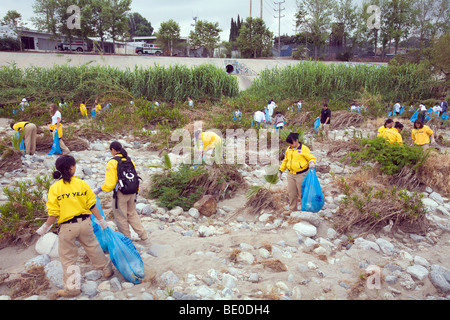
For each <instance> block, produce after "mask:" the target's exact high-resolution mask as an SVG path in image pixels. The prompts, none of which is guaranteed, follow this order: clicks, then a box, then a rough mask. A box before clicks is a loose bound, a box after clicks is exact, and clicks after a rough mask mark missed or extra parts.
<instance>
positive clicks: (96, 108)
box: [95, 104, 102, 113]
mask: <svg viewBox="0 0 450 320" xmlns="http://www.w3.org/2000/svg"><path fill="white" fill-rule="evenodd" d="M100 110H102V106H101V105H100V104H97V105H96V106H95V112H96V113H97V112H99V111H100Z"/></svg>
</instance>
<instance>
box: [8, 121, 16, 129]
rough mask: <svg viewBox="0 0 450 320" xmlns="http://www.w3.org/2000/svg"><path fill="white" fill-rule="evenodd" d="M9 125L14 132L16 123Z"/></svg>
mask: <svg viewBox="0 0 450 320" xmlns="http://www.w3.org/2000/svg"><path fill="white" fill-rule="evenodd" d="M9 125H10V127H11V129H13V130H14V125H15V123H14V122H11V123H10V124H9Z"/></svg>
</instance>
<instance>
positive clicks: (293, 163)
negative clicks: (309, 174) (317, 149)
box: [280, 144, 316, 174]
mask: <svg viewBox="0 0 450 320" xmlns="http://www.w3.org/2000/svg"><path fill="white" fill-rule="evenodd" d="M311 160H314V163H316V158H315V157H314V156H313V155H312V154H311V150H309V148H308V147H307V146H305V145H303V144H302V146H301V148H300V149H298V148H296V149H294V148H291V147H288V148H287V150H286V153H285V154H284V160H283V163H282V164H281V167H280V171H281V172H284V171H285V170H286V169H288V170H289V172H290V173H292V174H297V173H298V172H301V171H304V170H306V169H308V167H309V162H310V161H311Z"/></svg>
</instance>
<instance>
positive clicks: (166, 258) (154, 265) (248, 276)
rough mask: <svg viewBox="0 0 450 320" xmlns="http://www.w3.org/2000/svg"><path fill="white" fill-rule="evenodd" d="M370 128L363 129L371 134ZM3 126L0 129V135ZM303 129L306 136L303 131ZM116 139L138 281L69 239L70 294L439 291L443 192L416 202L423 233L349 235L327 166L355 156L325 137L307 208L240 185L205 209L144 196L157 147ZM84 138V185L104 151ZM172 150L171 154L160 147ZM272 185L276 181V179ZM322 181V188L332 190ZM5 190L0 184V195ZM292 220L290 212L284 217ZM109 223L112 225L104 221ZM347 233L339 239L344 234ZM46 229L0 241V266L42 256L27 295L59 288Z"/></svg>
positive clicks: (97, 174) (25, 264)
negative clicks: (340, 222) (74, 247)
mask: <svg viewBox="0 0 450 320" xmlns="http://www.w3.org/2000/svg"><path fill="white" fill-rule="evenodd" d="M375 129H376V128H367V129H365V130H366V131H365V132H364V135H366V134H372V133H373V132H374V130H375ZM10 131H11V130H7V128H6V126H5V125H3V127H0V136H5V135H10V134H12V133H11V132H10ZM347 136H348V132H347V133H346V132H344V130H340V131H337V130H336V131H334V132H333V131H332V132H331V133H330V138H332V139H333V140H345V139H346V137H347ZM306 138H307V140H308V139H309V138H311V137H309V136H307V137H306ZM119 141H121V142H122V143H123V144H124V146H125V148H126V149H127V151H128V153H129V155H130V156H131V157H132V158H133V160H134V161H135V163H136V166H137V168H138V172H139V174H140V175H141V177H142V178H143V181H144V183H143V189H144V190H143V192H141V195H140V196H139V197H138V201H137V202H138V204H137V208H138V212H139V214H140V215H141V220H142V223H143V225H144V227H145V228H146V229H147V230H148V232H149V241H148V243H142V242H140V241H139V240H138V237H137V235H136V234H135V233H134V232H132V240H133V242H134V244H135V246H136V248H137V249H138V251H139V252H140V254H141V257H142V259H143V261H144V264H145V266H146V273H147V274H146V275H147V277H146V279H145V281H144V282H143V283H141V284H136V285H135V284H132V283H129V282H127V281H126V280H125V279H124V278H123V277H122V275H121V274H120V273H119V272H118V271H117V270H116V272H115V275H114V277H113V278H112V279H110V280H105V279H103V278H102V276H101V274H100V273H99V272H98V271H96V270H94V269H93V267H92V265H90V264H89V262H88V261H86V259H84V253H83V249H82V247H81V246H80V249H79V251H80V255H79V256H80V259H79V262H78V263H79V266H80V267H81V270H82V273H83V277H82V294H81V295H80V296H78V297H76V298H75V299H78V300H85V299H89V300H174V299H175V300H200V299H208V300H209V299H212V300H253V299H256V300H257V299H265V300H268V299H282V300H299V299H302V300H316V299H317V300H334V299H339V300H365V299H381V300H414V299H431V300H448V299H449V298H450V255H449V253H448V252H449V246H450V234H449V231H450V220H449V219H450V213H449V212H450V202H449V199H448V198H446V197H444V196H443V195H441V194H439V193H438V192H436V191H435V190H432V189H431V188H430V187H427V188H426V189H425V190H424V192H423V195H424V203H425V205H426V206H427V208H428V209H429V213H428V214H427V218H428V220H429V221H430V222H431V227H430V228H429V230H427V233H426V234H425V235H418V234H410V233H403V232H401V231H400V232H399V231H396V232H395V233H394V232H393V231H392V230H390V228H389V226H387V227H386V228H383V230H382V231H380V232H377V233H371V234H368V235H364V236H363V237H359V236H358V235H357V234H353V233H352V234H339V233H338V232H337V231H336V229H335V225H334V223H333V215H334V214H335V213H336V212H337V210H338V207H339V205H340V201H341V200H342V199H343V197H344V195H342V194H336V190H337V189H336V187H335V185H334V184H333V179H334V178H335V177H340V176H345V175H348V174H351V173H352V172H353V171H354V170H357V168H351V167H343V166H342V164H341V163H340V162H338V161H336V160H335V157H333V158H329V157H328V156H327V150H328V148H329V146H330V143H328V144H327V143H325V142H317V141H314V142H313V143H312V144H313V145H312V147H313V148H312V149H313V154H314V155H315V156H316V157H317V159H318V165H321V166H326V167H328V168H329V170H328V171H329V172H326V173H325V172H318V178H319V181H320V183H321V186H322V188H323V191H324V195H325V199H326V203H325V207H324V208H323V210H321V211H320V212H319V213H317V214H312V213H307V212H301V211H297V212H293V213H292V214H291V215H290V216H286V215H283V214H282V212H273V211H268V210H266V211H264V212H262V213H261V214H259V215H257V216H255V215H250V214H248V213H247V212H246V210H245V202H246V198H245V194H244V193H243V192H239V193H238V194H236V195H235V196H234V197H233V198H232V199H226V200H220V201H219V202H218V204H217V208H218V209H217V212H216V214H214V215H212V216H210V217H206V216H204V215H202V214H200V213H199V211H198V210H197V209H195V208H191V209H190V210H188V211H184V210H183V209H182V208H174V209H172V210H167V209H165V208H162V207H159V206H158V204H157V203H156V202H155V201H153V200H150V199H147V197H146V194H147V191H148V186H147V185H146V184H148V182H149V181H150V177H151V176H152V175H153V174H155V173H157V172H160V171H161V170H162V169H160V168H154V167H149V165H159V164H161V158H160V156H159V155H158V154H157V153H155V152H151V151H147V145H146V144H144V143H141V142H139V141H135V139H134V138H133V137H131V136H129V137H121V139H120V140H119ZM88 143H89V149H88V150H85V151H79V152H72V155H73V156H74V157H75V158H76V159H77V173H76V175H77V176H78V177H80V178H82V179H84V180H86V181H87V182H88V183H89V184H90V185H91V186H92V187H95V186H96V185H100V184H101V183H102V182H103V179H104V169H105V166H106V162H107V161H108V159H110V157H111V156H110V154H109V152H108V146H109V143H110V141H100V140H97V141H88ZM171 157H172V159H173V160H174V162H176V160H177V158H176V156H174V155H171ZM55 159H56V157H54V156H47V155H46V154H45V153H38V154H37V155H35V156H32V157H29V156H26V157H23V158H22V163H23V166H22V168H21V169H18V170H15V171H13V172H9V173H7V174H5V175H4V176H3V177H0V186H1V187H2V188H3V187H11V186H12V184H13V183H14V182H15V181H24V180H27V179H34V178H35V177H36V176H42V175H48V174H50V173H51V172H52V169H53V165H54V161H55ZM239 170H240V172H241V174H242V175H243V177H244V179H245V181H246V182H247V183H248V184H249V185H252V184H256V185H263V184H264V170H263V169H262V168H261V167H255V166H249V165H244V166H242V167H241V168H240V169H239ZM272 188H274V189H279V190H281V191H282V190H285V189H286V179H284V180H282V181H280V182H279V183H278V184H277V185H276V186H274V187H272ZM332 191H334V192H332ZM6 200H7V199H6V197H5V195H4V194H3V191H0V203H3V202H5V201H6ZM100 200H101V202H102V207H103V209H104V211H105V214H106V215H107V216H109V213H110V212H111V206H112V194H105V193H101V194H100ZM293 221H294V222H293ZM108 223H109V225H110V226H111V227H112V228H115V224H114V221H113V220H112V219H109V222H108ZM350 237H351V238H354V239H355V240H354V241H352V242H349V241H348V240H349V238H350ZM57 246H58V243H57V236H56V235H55V234H54V233H49V234H47V235H45V236H44V237H42V238H40V239H39V240H38V241H37V242H36V243H35V244H33V245H32V246H30V247H28V248H22V247H8V248H4V249H2V250H0V274H6V273H7V274H8V275H9V276H10V277H11V278H10V279H13V278H14V276H15V275H19V274H20V273H22V272H25V271H26V270H27V268H29V267H30V266H31V265H33V264H34V265H42V266H44V270H45V273H46V276H47V278H48V279H49V280H50V288H49V289H48V290H45V291H43V292H41V293H39V294H37V295H32V296H29V297H21V298H19V299H28V300H49V299H52V293H53V292H55V291H56V290H57V289H58V288H62V274H61V271H62V270H61V264H60V262H59V259H58V254H57ZM6 284H7V281H6V282H5V283H4V284H3V285H0V300H10V299H12V298H11V292H10V289H9V288H8V286H7V285H6Z"/></svg>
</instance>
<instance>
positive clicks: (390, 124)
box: [377, 119, 394, 137]
mask: <svg viewBox="0 0 450 320" xmlns="http://www.w3.org/2000/svg"><path fill="white" fill-rule="evenodd" d="M393 126H394V120H392V119H387V120H386V122H385V123H384V125H383V126H381V127H380V128H379V129H378V132H377V137H381V136H383V132H384V131H385V130H386V129H391V128H392V127H393Z"/></svg>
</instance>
